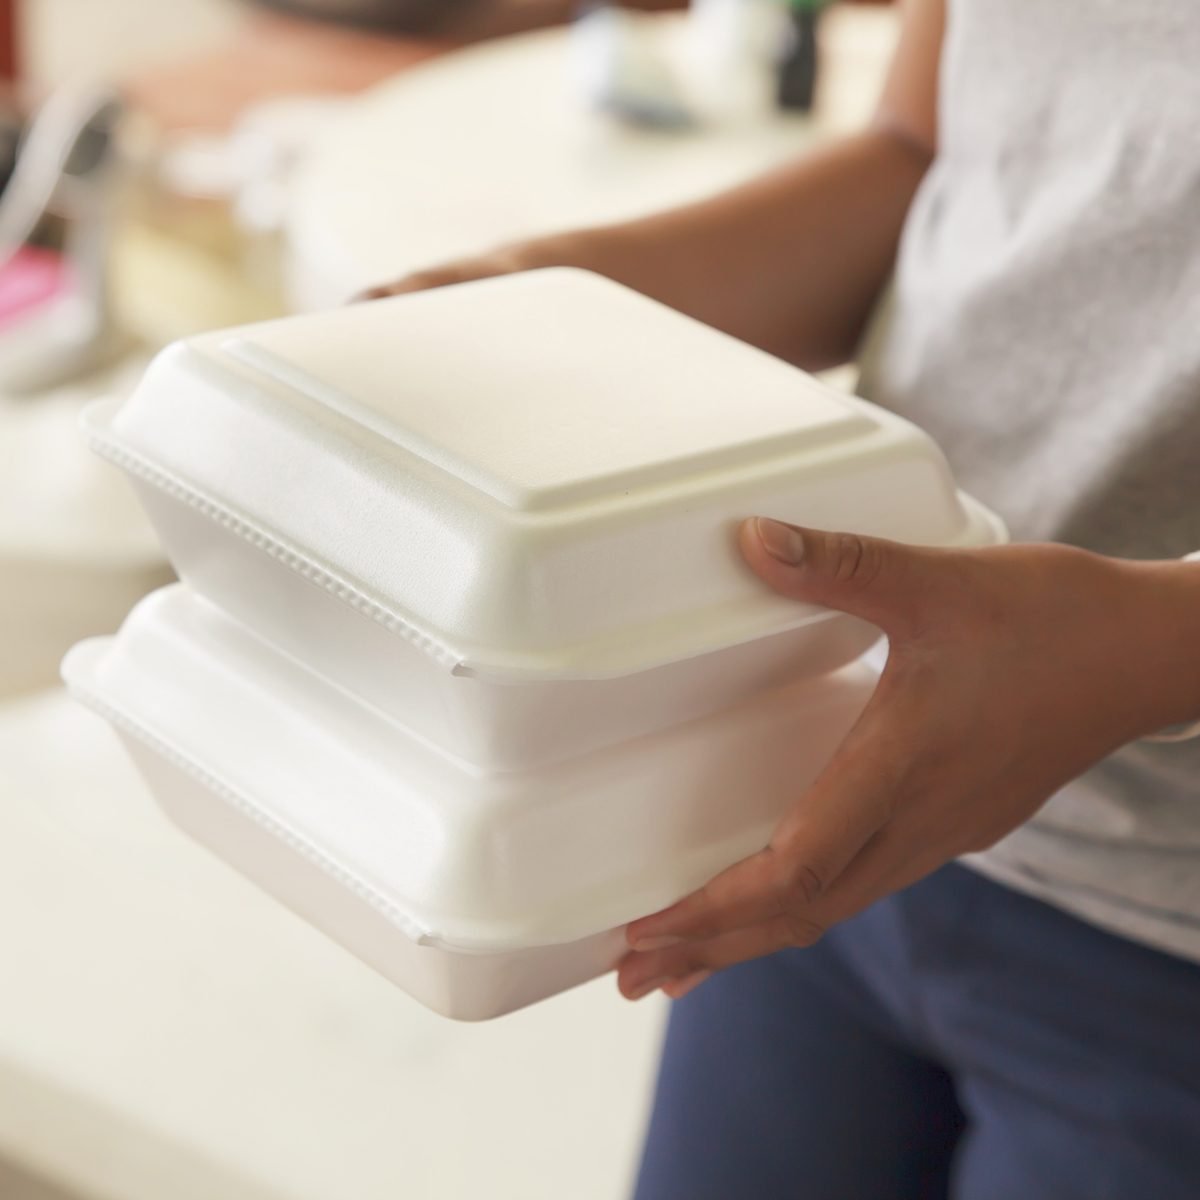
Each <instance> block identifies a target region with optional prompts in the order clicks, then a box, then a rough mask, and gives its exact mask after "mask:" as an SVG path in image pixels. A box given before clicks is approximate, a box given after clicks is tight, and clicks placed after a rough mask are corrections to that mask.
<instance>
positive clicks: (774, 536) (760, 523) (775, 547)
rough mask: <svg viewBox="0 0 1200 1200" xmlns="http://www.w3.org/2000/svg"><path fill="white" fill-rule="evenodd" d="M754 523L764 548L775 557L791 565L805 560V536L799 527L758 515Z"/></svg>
mask: <svg viewBox="0 0 1200 1200" xmlns="http://www.w3.org/2000/svg"><path fill="white" fill-rule="evenodd" d="M754 525H755V528H756V529H757V530H758V540H759V541H760V542H762V547H763V549H764V550H765V551H766V552H767V553H768V554H769V555H770V556H771V557H772V558H773V559H776V560H777V561H778V562H781V563H786V564H787V565H788V566H789V567H794V566H796V564H797V563H800V562H802V561H803V560H804V536H803V535H802V534H801V533H800V531H799V530H798V529H793V528H792V527H791V526H790V525H784V524H783V522H782V521H772V520H771V519H770V518H769V517H756V518H755V519H754Z"/></svg>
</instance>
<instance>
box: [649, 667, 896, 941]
mask: <svg viewBox="0 0 1200 1200" xmlns="http://www.w3.org/2000/svg"><path fill="white" fill-rule="evenodd" d="M903 707H904V706H903V705H900V704H897V703H896V702H895V701H894V700H893V698H892V696H891V695H890V692H889V691H888V690H887V689H883V688H882V687H881V689H880V691H879V692H877V693H876V695H875V697H873V698H872V700H871V703H870V704H869V705H868V706H867V709H866V711H865V712H864V713H863V715H862V716H861V717H860V718H859V720H858V723H857V724H856V725H855V727H854V728H853V729H852V730H851V731H850V733H849V734H848V735H847V737H846V739H845V740H844V741H843V742H842V745H841V746H840V747H839V749H838V751H837V753H836V754H835V755H834V758H833V759H832V761H831V762H830V763H829V765H828V766H827V767H826V768H825V770H824V771H823V772H822V773H821V775H820V777H819V778H818V779H817V781H816V783H814V784H813V786H812V787H811V788H810V789H809V790H808V792H807V793H806V794H805V795H804V796H802V797H800V799H799V800H798V801H797V802H796V804H795V806H794V807H793V808H792V810H791V812H790V813H789V814H788V815H787V816H786V817H785V818H784V819H783V821H782V822H781V823H780V825H779V827H778V828H777V829H776V831H775V834H774V836H773V837H772V839H771V842H770V844H769V845H768V846H767V847H766V848H765V849H763V850H761V851H759V852H758V853H757V854H754V855H751V856H750V857H749V858H746V859H743V860H742V861H741V862H740V863H736V864H735V865H734V866H732V867H730V868H728V869H727V870H725V871H723V872H721V874H719V875H717V876H716V877H715V878H713V879H712V880H710V881H709V882H708V883H707V884H705V885H704V886H703V887H702V888H700V889H699V890H698V891H696V892H693V893H692V894H691V895H690V896H686V897H684V899H682V900H680V901H679V902H678V903H676V904H673V905H672V906H671V907H670V908H667V909H664V910H663V911H662V912H659V913H654V914H653V915H651V916H648V917H643V918H641V920H638V921H634V922H633V923H632V924H631V925H630V926H629V929H628V930H627V933H626V938H627V940H628V942H629V945H630V946H631V947H632V948H633V949H635V950H643V951H644V950H652V949H655V948H658V947H662V946H664V945H667V944H670V942H671V941H673V940H677V939H694V938H710V937H715V936H717V935H719V934H722V933H729V932H732V931H733V930H735V929H740V928H743V927H745V926H748V925H753V924H756V923H758V922H762V921H767V920H770V919H771V918H773V917H777V916H779V915H780V914H782V913H786V912H790V911H794V910H797V909H806V908H809V907H811V906H812V905H813V904H815V903H816V902H817V901H818V900H819V899H820V897H821V896H822V895H823V894H824V893H825V892H826V891H827V890H828V888H829V887H830V886H831V885H832V884H833V883H834V882H835V881H836V880H837V878H838V876H839V875H840V874H841V873H842V871H844V870H845V868H846V866H847V865H848V864H849V863H850V862H851V861H853V859H854V858H855V856H856V855H857V854H858V853H859V851H860V850H862V848H863V847H864V846H865V845H866V844H867V842H868V841H870V840H871V839H872V838H873V837H875V836H876V835H877V834H878V833H879V832H880V831H881V830H882V829H883V828H884V827H885V826H886V825H887V822H888V821H889V820H890V818H891V815H892V813H893V811H894V810H895V805H896V803H897V797H898V796H899V795H900V794H902V792H903V790H904V788H905V786H906V785H905V779H906V776H907V773H908V770H909V766H910V762H911V757H912V756H911V746H912V744H913V743H912V741H911V737H910V735H909V734H908V733H907V732H906V728H907V725H908V723H909V721H910V719H911V718H910V717H909V716H907V715H905V714H904V713H903V712H902V711H901V710H902V709H903ZM898 722H902V725H899V726H898V727H895V728H893V726H897V723H898Z"/></svg>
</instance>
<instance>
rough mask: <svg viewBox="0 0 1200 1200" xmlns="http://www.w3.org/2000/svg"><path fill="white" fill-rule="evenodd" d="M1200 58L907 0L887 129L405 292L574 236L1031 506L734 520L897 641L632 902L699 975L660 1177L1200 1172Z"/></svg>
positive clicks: (792, 583)
mask: <svg viewBox="0 0 1200 1200" xmlns="http://www.w3.org/2000/svg"><path fill="white" fill-rule="evenodd" d="M1198 61H1200V20H1198V19H1197V15H1196V10H1195V7H1194V4H1193V3H1192V0H1143V3H1141V4H1137V5H1114V4H1097V3H1095V2H1094V0H1010V2H1009V3H1005V4H994V3H989V2H988V0H907V3H905V5H904V8H903V12H902V30H901V35H900V40H899V44H898V48H897V51H896V54H895V59H894V62H893V64H892V67H891V70H890V74H889V78H888V81H887V83H886V86H885V88H884V92H883V96H882V99H881V102H880V105H879V108H878V113H877V115H876V117H875V119H874V121H873V122H872V124H871V125H870V127H869V128H867V129H865V130H863V131H862V132H860V133H858V134H857V135H855V136H852V137H849V138H847V139H845V140H843V141H841V142H839V143H838V144H836V145H832V146H830V147H828V148H826V149H824V150H822V151H820V152H818V153H814V154H813V155H811V156H809V157H807V158H805V159H803V160H802V161H799V162H797V163H795V164H794V165H791V166H789V167H788V168H787V169H785V170H782V171H780V172H777V173H775V174H773V175H770V176H768V177H765V178H762V179H759V180H756V181H754V182H751V183H750V184H748V185H746V186H743V187H741V188H739V189H738V190H736V191H733V192H730V193H727V194H724V195H720V196H717V197H715V198H712V199H709V200H706V201H704V202H701V203H698V204H694V205H691V206H689V207H686V208H682V209H679V210H676V211H673V212H669V213H664V214H659V215H655V216H652V217H649V218H645V219H642V220H638V221H634V222H631V223H628V224H622V225H618V226H613V227H607V228H601V229H591V230H584V231H580V232H574V233H569V234H562V235H556V236H553V237H546V238H539V239H534V240H531V241H529V242H525V243H522V244H520V245H516V246H510V247H506V248H503V249H501V250H498V251H495V252H493V253H490V254H487V255H484V256H482V257H479V258H475V259H472V260H467V261H463V262H459V263H452V264H449V265H447V266H444V267H438V268H434V269H432V270H430V271H427V272H423V273H421V274H418V275H416V276H412V277H410V278H408V279H405V280H401V281H399V282H398V283H396V284H393V285H389V286H385V287H382V288H380V289H378V290H377V292H376V293H375V294H394V293H402V292H405V291H410V290H414V289H419V288H425V287H433V286H441V285H444V284H448V283H453V282H457V281H461V280H466V279H473V278H478V277H482V276H486V275H493V274H497V273H503V272H509V271H517V270H526V269H530V268H535V267H540V266H550V265H561V264H568V265H575V266H580V267H585V268H590V269H593V270H596V271H600V272H602V273H605V274H608V275H610V276H613V277H614V278H616V279H619V280H621V281H623V282H625V283H627V284H629V285H631V286H633V287H635V288H638V289H640V290H642V291H644V292H647V293H649V294H650V295H653V296H655V297H657V298H659V299H661V300H663V301H665V302H667V303H669V304H672V305H674V306H676V307H677V308H679V309H682V310H683V311H685V312H688V313H691V314H692V315H694V316H696V317H698V318H700V319H701V320H703V321H707V322H709V323H710V324H712V325H715V326H717V327H718V328H721V329H724V330H726V331H728V332H730V333H732V334H735V335H737V336H739V337H741V338H744V339H746V340H747V341H750V342H752V343H754V344H756V345H758V346H761V347H764V348H765V349H767V350H769V351H772V352H773V353H775V354H778V355H781V356H783V357H784V358H787V359H789V360H791V361H792V362H794V363H797V364H799V365H800V366H802V367H805V368H808V369H810V370H815V369H819V368H824V367H828V366H830V365H832V364H836V363H840V362H843V361H846V360H848V359H850V358H851V357H853V356H854V355H855V354H856V353H858V354H859V355H860V361H861V362H862V363H863V376H862V383H861V390H862V392H863V394H864V395H865V396H867V397H868V398H870V399H872V400H874V401H876V402H878V403H880V404H884V405H886V406H888V407H891V408H893V409H895V410H897V411H899V412H901V413H903V414H904V415H906V416H908V417H910V418H911V419H913V420H914V421H916V422H917V423H918V424H920V425H921V426H923V427H924V428H925V429H927V430H928V431H929V432H930V433H932V434H933V435H934V436H935V437H936V438H937V439H938V441H939V442H940V443H941V445H942V446H943V448H944V449H945V450H946V452H947V454H948V457H949V458H950V460H951V463H952V465H953V466H954V468H955V470H956V472H957V475H958V477H959V479H960V481H961V482H962V484H963V486H964V487H965V488H967V489H968V490H969V491H970V492H972V493H973V494H975V495H977V496H978V497H979V498H980V499H982V500H983V501H984V502H986V503H988V504H990V505H991V506H992V507H994V508H995V509H996V510H997V511H999V512H1000V513H1001V514H1002V515H1003V516H1005V517H1006V518H1007V520H1008V522H1009V524H1010V527H1011V529H1012V531H1013V533H1014V536H1015V538H1016V539H1017V543H1016V544H1014V545H1011V546H1007V547H1003V548H995V549H989V550H977V551H938V550H932V549H921V548H914V547H904V546H900V545H896V544H891V543H887V542H883V541H879V540H876V539H871V538H866V537H857V536H854V535H851V534H845V533H836V532H835V533H830V532H825V531H817V530H805V529H797V528H793V527H790V526H786V525H782V524H780V523H778V522H776V521H772V520H771V519H770V517H771V514H769V513H768V514H761V515H760V517H759V518H758V519H753V520H751V521H749V522H748V523H747V525H746V526H745V527H744V528H743V531H742V548H743V552H744V555H745V557H746V560H747V562H748V564H749V565H750V567H751V568H752V569H753V570H754V571H756V572H757V573H758V574H759V575H760V576H761V577H762V579H763V581H764V583H765V585H767V586H769V587H772V588H774V589H775V590H777V591H779V592H781V593H783V594H784V595H787V596H792V597H795V598H796V599H797V600H803V601H806V602H817V603H821V604H826V605H829V606H832V607H835V608H839V609H844V610H846V611H849V612H852V613H856V614H858V615H859V616H862V617H865V618H866V619H868V620H870V621H873V622H874V623H875V624H877V625H878V626H879V627H880V628H881V629H883V630H884V631H885V632H886V633H887V635H888V637H889V639H890V656H889V659H888V663H887V667H886V669H885V671H884V674H883V676H882V679H881V682H880V685H879V688H878V690H877V692H876V694H875V697H874V698H873V700H872V702H871V704H870V705H869V706H868V708H867V710H866V711H865V713H864V715H863V717H862V719H861V721H860V722H859V723H858V725H857V726H856V727H855V729H854V730H853V731H852V732H851V734H850V735H849V736H848V738H847V740H846V741H845V743H844V744H843V745H842V746H841V748H840V749H839V750H838V752H837V753H836V754H835V756H834V758H833V760H832V762H831V763H830V764H829V766H828V768H827V770H826V771H825V772H824V774H823V775H822V776H821V778H820V779H819V780H818V781H817V783H816V784H815V785H814V786H813V787H812V788H811V789H810V790H808V791H807V792H806V793H805V794H803V795H799V796H797V798H796V802H795V806H794V808H793V810H792V811H791V812H790V814H789V815H788V816H787V817H786V818H785V819H784V821H783V822H782V824H781V825H780V826H779V829H778V830H777V832H776V833H775V835H774V837H773V839H772V840H771V843H770V845H769V846H768V847H766V848H765V849H764V850H763V851H762V852H761V853H759V854H757V855H755V856H753V857H751V858H750V859H748V860H746V861H745V862H743V863H740V864H738V865H736V866H734V867H733V868H731V869H730V870H728V871H727V872H725V873H724V874H722V875H720V876H719V877H718V878H716V879H714V880H712V881H711V882H710V883H709V884H708V885H707V886H705V887H704V888H702V889H701V890H700V891H699V892H697V893H696V894H695V895H692V896H690V897H687V898H685V899H683V900H682V901H680V902H679V903H678V904H677V905H675V906H673V907H672V908H670V909H668V910H666V911H665V912H662V913H659V914H655V915H652V916H649V917H647V918H645V919H644V920H642V921H638V922H635V923H634V924H633V925H631V926H630V928H629V931H628V938H629V946H630V949H629V953H628V955H627V956H626V958H625V959H624V961H623V962H622V964H621V966H620V971H619V983H620V987H621V989H622V991H623V992H624V994H625V995H626V996H629V997H631V998H636V997H638V996H641V995H645V994H647V993H648V992H650V991H653V990H655V989H659V988H661V989H662V990H663V991H665V992H666V993H667V994H668V995H671V996H674V997H677V998H681V999H679V1001H678V1002H677V1003H676V1004H675V1005H673V1007H672V1015H671V1020H670V1024H669V1028H668V1033H667V1038H666V1044H665V1049H664V1057H663V1065H662V1069H661V1075H660V1080H659V1086H658V1093H657V1098H656V1101H655V1106H654V1110H653V1114H652V1117H651V1122H650V1129H649V1135H648V1139H647V1144H646V1151H645V1157H644V1160H643V1162H642V1166H641V1172H640V1176H639V1181H638V1186H637V1195H638V1197H639V1200H672V1198H679V1200H684V1198H686V1200H710V1198H711V1200H735V1198H740V1197H754V1198H755V1200H773V1198H775V1197H795V1198H799V1200H916V1198H918V1197H922V1198H925V1197H954V1198H955V1200H1012V1198H1013V1197H1016V1196H1021V1197H1023V1198H1025V1200H1102V1198H1104V1197H1113V1198H1117V1197H1119V1198H1122V1200H1131V1198H1135V1197H1136V1198H1139V1200H1140V1198H1141V1197H1154V1198H1155V1200H1192V1198H1194V1197H1195V1196H1197V1195H1200V1136H1198V1135H1200V1036H1198V1022H1200V742H1197V741H1196V740H1190V741H1189V740H1186V738H1185V737H1184V734H1185V733H1186V731H1185V730H1176V734H1177V736H1176V737H1175V738H1174V739H1172V736H1171V734H1170V732H1169V731H1168V732H1167V733H1166V734H1161V731H1163V730H1164V729H1166V727H1170V726H1175V725H1178V724H1179V723H1184V722H1188V721H1195V720H1196V718H1197V717H1200V562H1189V561H1186V560H1185V559H1184V556H1185V555H1187V554H1188V552H1190V551H1195V550H1196V549H1197V548H1200V496H1198V488H1200V338H1198V337H1197V336H1196V330H1197V329H1200V239H1198V238H1197V233H1196V212H1197V211H1200V208H1198V206H1200V124H1198V123H1197V122H1196V120H1195V114H1196V112H1197V111H1200V71H1197V70H1196V69H1195V64H1196V63H1197V62H1198ZM889 280H890V281H891V282H890V283H889ZM736 802H737V798H736V797H731V798H730V803H736ZM701 985H702V986H701Z"/></svg>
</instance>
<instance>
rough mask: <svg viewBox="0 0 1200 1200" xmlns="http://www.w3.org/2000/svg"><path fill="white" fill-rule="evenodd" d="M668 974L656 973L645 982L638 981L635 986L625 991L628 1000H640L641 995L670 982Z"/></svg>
mask: <svg viewBox="0 0 1200 1200" xmlns="http://www.w3.org/2000/svg"><path fill="white" fill-rule="evenodd" d="M671 978H672V977H671V976H670V975H656V976H655V977H654V978H653V979H647V980H646V982H645V983H639V984H638V985H637V987H635V988H631V989H630V990H629V992H627V993H626V999H628V1000H640V999H641V998H642V997H643V996H648V995H650V993H651V992H656V991H658V989H659V988H660V987H662V986H663V984H665V983H670V982H671Z"/></svg>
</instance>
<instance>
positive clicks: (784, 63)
mask: <svg viewBox="0 0 1200 1200" xmlns="http://www.w3.org/2000/svg"><path fill="white" fill-rule="evenodd" d="M820 15H821V6H820V5H819V4H816V3H812V2H811V0H810V2H809V3H804V2H803V0H801V2H799V3H792V4H790V5H789V6H788V29H787V38H786V41H785V44H784V51H783V57H782V58H781V59H780V61H779V78H778V88H777V91H776V99H777V101H778V104H779V107H780V108H787V109H791V110H793V111H794V112H810V111H811V110H812V106H813V99H814V97H815V96H816V91H817V66H818V47H817V23H818V21H819V20H820Z"/></svg>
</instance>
